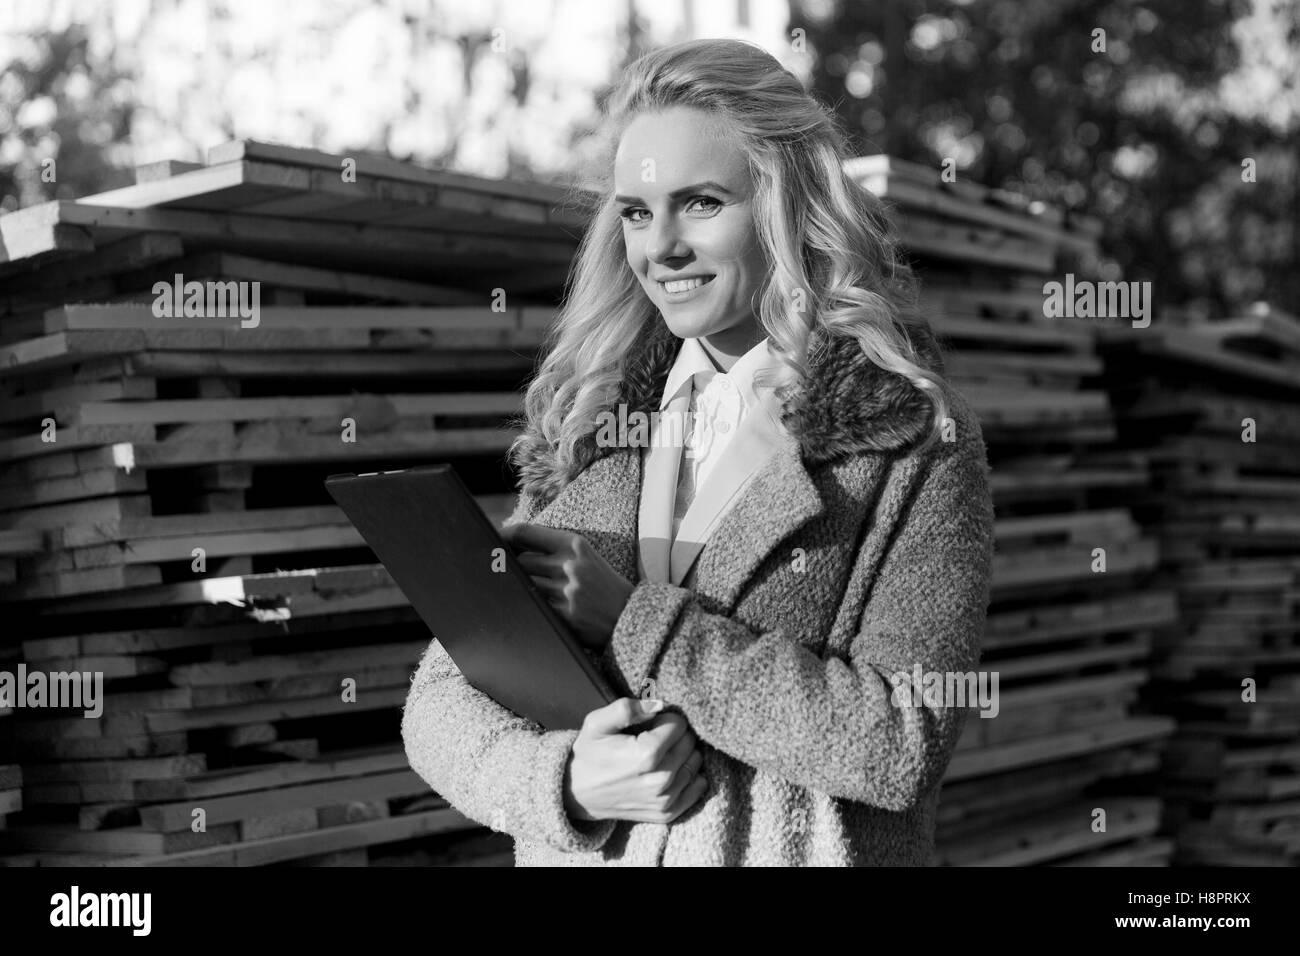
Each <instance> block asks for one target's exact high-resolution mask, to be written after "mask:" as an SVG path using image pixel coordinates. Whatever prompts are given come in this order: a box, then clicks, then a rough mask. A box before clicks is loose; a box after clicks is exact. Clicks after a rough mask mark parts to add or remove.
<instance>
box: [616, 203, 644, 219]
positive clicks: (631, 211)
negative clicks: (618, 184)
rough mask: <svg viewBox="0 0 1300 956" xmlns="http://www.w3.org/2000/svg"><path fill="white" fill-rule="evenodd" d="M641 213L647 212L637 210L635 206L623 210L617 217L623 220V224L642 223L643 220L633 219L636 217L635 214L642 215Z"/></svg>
mask: <svg viewBox="0 0 1300 956" xmlns="http://www.w3.org/2000/svg"><path fill="white" fill-rule="evenodd" d="M642 212H647V210H645V209H641V208H638V207H636V206H631V207H629V208H627V209H624V210H623V211H622V212H620V213H619V216H620V217H621V218H622V219H623V221H624V222H642V221H643V220H641V219H636V218H634V217H635V216H636V215H637V213H642Z"/></svg>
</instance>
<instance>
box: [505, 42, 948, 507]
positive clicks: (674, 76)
mask: <svg viewBox="0 0 1300 956" xmlns="http://www.w3.org/2000/svg"><path fill="white" fill-rule="evenodd" d="M673 107H689V108H693V109H697V110H702V111H704V112H706V113H708V114H709V115H710V116H711V117H713V118H714V119H715V120H716V121H717V122H718V123H719V124H720V127H719V128H720V129H721V130H722V135H723V136H724V137H725V138H726V139H727V141H728V142H730V143H733V144H734V145H735V146H736V147H738V148H739V149H740V151H741V152H742V153H743V155H744V156H745V157H746V159H747V161H748V168H749V171H750V174H751V176H752V178H753V183H754V185H755V193H754V197H753V209H754V215H755V227H756V230H757V234H758V236H759V240H760V243H761V245H762V247H763V249H764V252H765V253H766V256H767V260H768V263H769V264H770V272H769V277H768V279H767V281H766V282H765V283H764V285H763V288H762V290H761V291H760V293H759V295H758V302H757V313H758V319H759V322H760V323H761V325H762V326H763V328H764V329H765V330H766V332H767V335H768V336H769V338H770V339H771V341H772V344H773V347H774V349H775V350H776V352H777V353H778V355H779V357H780V360H781V362H782V363H784V365H785V366H786V367H787V368H788V369H789V370H790V372H788V373H787V374H788V375H795V376H798V377H799V378H800V379H802V378H805V377H806V376H807V375H808V374H809V369H808V364H807V357H808V345H809V336H810V333H811V332H812V330H813V327H814V326H815V325H819V326H821V327H823V328H824V329H825V331H826V332H827V333H829V334H830V335H831V336H838V337H852V338H854V339H856V340H857V342H858V344H859V345H860V346H861V347H862V351H863V353H864V354H865V355H866V356H867V357H868V358H869V359H870V360H871V361H873V362H875V363H876V364H877V365H878V366H880V367H882V368H884V369H887V370H889V371H892V372H896V373H898V374H900V375H902V376H905V377H906V378H907V379H909V380H910V381H911V382H912V383H913V384H914V385H916V386H917V387H918V388H919V389H921V390H922V391H923V393H924V394H925V395H927V396H928V397H929V399H930V401H931V404H932V406H933V412H934V414H933V422H932V428H931V429H930V430H929V433H928V434H927V436H926V437H925V439H924V442H923V443H922V445H921V446H920V447H921V448H926V447H928V446H930V445H931V444H932V443H933V442H935V441H938V440H939V439H940V436H941V429H942V426H943V421H944V419H945V418H946V417H947V416H948V414H949V405H948V399H947V395H946V392H947V385H946V383H945V381H944V379H943V377H942V368H937V369H934V368H931V367H928V366H925V365H923V364H921V363H922V362H923V361H924V360H923V359H922V358H921V356H920V355H919V354H918V353H917V351H916V350H915V349H914V348H913V344H912V342H911V340H910V338H909V335H908V330H909V329H910V328H914V327H918V326H920V327H924V326H925V325H926V323H925V320H924V318H922V317H921V316H920V313H919V311H918V308H917V298H916V283H915V280H914V278H913V276H912V273H911V270H910V269H909V268H908V267H907V265H906V263H905V262H903V261H902V260H901V258H900V256H899V253H898V249H897V240H896V236H895V235H894V233H893V230H892V228H891V225H890V223H889V220H888V219H887V218H886V216H885V214H884V211H883V208H882V205H881V202H880V200H879V199H878V198H877V197H875V196H873V195H872V194H871V193H869V192H868V191H866V190H865V189H863V188H862V187H860V186H859V185H858V184H857V183H855V182H854V181H853V180H852V179H850V178H849V177H848V176H847V175H846V174H845V172H844V161H845V159H846V158H848V152H847V147H846V145H845V140H844V136H843V134H842V132H841V131H840V128H839V126H838V124H837V122H836V119H835V117H834V114H833V113H831V112H830V111H829V110H828V109H826V108H825V107H823V106H822V105H821V104H820V103H818V101H817V100H816V99H814V98H813V97H812V96H810V95H809V94H808V93H807V92H806V91H805V90H804V88H803V86H802V85H801V84H800V83H799V81H798V80H797V79H796V78H795V77H794V75H793V74H791V73H789V72H788V71H787V70H785V69H784V68H783V67H782V66H781V65H780V63H779V62H778V61H777V60H776V59H775V58H774V57H772V56H771V55H770V54H768V53H767V52H765V51H764V50H762V49H761V48H759V47H757V46H754V45H752V44H749V43H747V42H744V41H739V40H692V41H688V42H685V43H679V44H675V45H673V46H669V47H665V48H663V49H659V50H656V51H654V52H651V53H648V54H646V55H645V56H642V57H641V58H640V59H638V60H637V61H636V62H635V63H633V64H632V65H631V66H630V67H628V68H627V70H626V71H625V72H624V74H623V76H622V79H621V80H620V82H619V84H618V86H617V87H616V88H615V89H614V90H613V92H612V93H611V94H610V97H609V99H608V101H607V103H606V104H605V111H604V112H605V115H604V117H603V119H604V122H603V123H602V126H601V129H600V131H599V134H598V135H599V136H600V137H601V143H600V145H601V151H600V153H599V156H598V159H597V165H596V168H595V171H594V174H593V176H592V177H591V179H592V180H594V184H595V189H596V198H595V202H596V203H598V205H596V208H595V211H594V213H593V217H592V219H591V222H590V225H589V227H588V229H587V231H586V233H585V235H584V236H583V239H582V241H581V243H580V245H579V247H578V253H577V257H576V260H575V263H574V266H573V270H572V272H571V274H570V277H569V284H568V287H567V289H566V293H567V294H566V296H565V301H564V304H563V305H562V306H561V308H560V310H559V316H558V321H557V322H556V324H555V326H554V327H553V328H552V330H551V333H550V335H549V336H548V338H547V342H546V343H545V346H544V354H545V358H544V359H543V360H542V362H541V364H540V367H539V368H538V371H537V374H536V375H535V376H534V378H533V380H532V382H531V383H530V384H529V387H528V390H527V393H526V395H525V398H524V415H525V417H526V418H525V421H524V422H520V424H526V426H527V430H526V431H525V432H524V433H523V434H521V435H520V436H519V437H518V438H517V439H516V440H515V442H514V443H513V444H512V445H511V448H510V451H509V455H508V457H509V460H510V461H511V462H512V463H513V464H514V465H515V466H516V467H517V468H518V469H519V471H520V474H521V475H522V484H523V487H524V488H525V490H532V488H530V484H533V483H536V485H537V486H538V487H540V485H541V478H542V475H541V471H540V469H538V468H530V467H529V463H530V460H531V459H532V458H533V456H534V455H535V454H537V453H539V452H542V451H545V450H548V449H550V450H553V452H554V456H555V459H554V462H555V464H556V465H558V466H559V468H560V469H561V470H562V471H563V472H564V474H565V475H566V476H567V480H571V479H572V478H573V477H575V476H576V475H577V474H578V473H579V472H581V471H582V469H583V468H585V467H586V466H587V465H588V464H589V463H590V462H591V460H592V459H593V458H594V457H595V455H596V452H595V450H594V442H593V441H592V437H591V436H593V435H594V433H595V432H596V430H597V428H598V426H599V422H598V419H597V415H598V413H599V412H601V411H602V410H604V409H606V408H608V407H609V406H610V405H611V404H612V403H614V402H616V401H617V400H618V396H619V394H620V383H621V381H622V379H623V377H624V376H625V375H626V374H628V373H629V372H630V371H634V370H633V369H631V368H630V367H629V366H630V365H631V364H632V363H631V358H632V355H631V346H632V345H633V343H634V342H636V341H637V339H638V335H639V334H641V333H642V332H643V330H644V329H645V328H646V326H647V323H653V322H663V319H662V317H661V316H660V315H659V313H658V310H657V309H656V308H655V306H654V304H653V303H652V302H651V301H650V299H649V298H647V296H646V294H645V292H644V290H643V289H642V288H641V285H640V283H639V282H638V281H637V278H636V276H635V275H634V274H633V272H632V269H631V267H630V266H629V265H628V262H627V259H626V250H625V247H624V243H623V225H622V220H621V218H620V216H619V209H618V205H617V204H616V203H615V201H614V198H613V194H614V189H613V168H614V156H615V153H616V152H617V149H618V143H619V140H620V139H621V137H622V134H623V131H624V130H625V129H626V128H627V127H628V125H629V124H630V123H631V122H632V121H633V120H634V119H635V118H636V117H637V116H639V115H641V114H644V113H656V112H660V111H663V110H667V109H671V108H673Z"/></svg>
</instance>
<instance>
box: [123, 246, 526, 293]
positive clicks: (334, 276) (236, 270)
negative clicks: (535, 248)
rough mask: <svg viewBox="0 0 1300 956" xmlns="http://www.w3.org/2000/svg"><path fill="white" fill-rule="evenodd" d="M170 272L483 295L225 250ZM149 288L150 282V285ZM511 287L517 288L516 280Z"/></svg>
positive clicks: (292, 285) (341, 288)
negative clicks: (255, 256) (242, 254)
mask: <svg viewBox="0 0 1300 956" xmlns="http://www.w3.org/2000/svg"><path fill="white" fill-rule="evenodd" d="M169 271H171V272H173V273H176V272H179V273H181V274H182V275H184V276H187V277H188V278H192V279H200V280H206V279H217V278H220V279H235V280H242V281H248V282H261V283H263V284H264V285H266V286H272V287H276V288H281V289H303V290H307V291H311V292H325V293H330V294H333V295H340V296H342V295H346V296H356V297H363V298H369V299H391V300H393V301H395V302H403V303H409V304H424V305H442V306H451V305H466V306H470V305H476V304H478V303H480V302H482V301H483V294H482V293H479V292H473V291H469V290H466V289H460V288H456V287H454V286H449V285H436V284H433V283H429V282H417V281H412V280H410V279H394V278H389V277H387V276H378V275H372V274H370V273H365V272H348V271H345V270H342V269H318V268H315V267H313V266H306V265H302V264H300V263H293V262H276V261H273V260H270V259H258V258H254V257H252V256H241V255H237V254H234V253H227V252H219V251H217V252H209V253H203V254H201V255H196V256H191V257H189V258H185V259H177V260H175V261H174V262H172V263H169ZM149 287H150V288H152V283H150V285H149ZM511 287H512V288H518V286H517V285H516V283H515V281H514V280H511Z"/></svg>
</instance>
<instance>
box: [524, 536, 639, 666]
mask: <svg viewBox="0 0 1300 956" xmlns="http://www.w3.org/2000/svg"><path fill="white" fill-rule="evenodd" d="M501 537H502V538H504V539H505V540H506V543H507V544H509V545H510V546H511V547H512V548H514V550H515V556H516V558H518V560H519V565H520V567H522V568H523V569H524V570H525V571H527V572H528V576H529V577H531V578H532V579H533V583H534V584H536V585H537V588H538V590H540V591H541V592H542V594H543V595H545V596H546V598H547V600H548V601H549V602H550V605H551V607H553V608H554V609H555V610H556V612H557V613H558V614H559V615H560V617H562V618H563V619H564V621H565V623H567V624H568V625H569V627H571V628H572V629H573V631H574V633H575V635H576V636H577V638H578V640H579V642H580V643H581V644H582V645H583V646H585V647H589V648H591V649H592V650H597V651H599V650H601V649H603V648H604V646H605V645H606V644H607V643H609V639H610V637H611V636H612V635H613V633H614V625H615V624H617V623H618V619H619V615H621V614H622V613H623V608H624V607H625V606H626V605H627V602H628V598H630V597H631V596H632V592H633V590H635V587H634V585H633V584H632V583H631V582H630V581H628V580H627V578H625V577H623V576H622V575H621V574H619V573H618V572H617V571H615V570H614V569H613V568H612V567H610V566H609V562H608V561H606V560H605V558H604V557H603V556H602V555H601V553H600V552H599V551H597V550H596V549H595V548H593V547H592V546H591V544H590V543H589V542H588V541H587V539H586V538H584V537H583V536H582V535H580V534H575V533H573V532H572V531H560V530H559V529H557V528H546V527H543V526H541V525H534V524H517V525H512V526H511V527H509V528H504V529H502V531H501Z"/></svg>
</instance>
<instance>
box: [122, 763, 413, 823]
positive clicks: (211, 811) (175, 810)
mask: <svg viewBox="0 0 1300 956" xmlns="http://www.w3.org/2000/svg"><path fill="white" fill-rule="evenodd" d="M428 790H429V785H428V784H427V783H425V782H424V780H423V779H421V778H420V775H419V774H417V773H416V772H415V771H413V770H409V769H407V770H396V771H392V772H389V773H378V774H367V775H365V776H358V777H345V778H341V779H337V780H329V781H325V782H320V783H308V784H301V785H293V786H280V787H276V788H274V789H267V790H258V791H254V792H251V793H245V794H238V795H232V796H226V797H207V798H203V799H202V800H201V801H200V802H198V803H197V804H196V803H195V802H194V801H189V800H186V801H183V802H180V803H164V804H156V805H153V806H148V807H141V809H140V822H141V825H142V826H143V827H144V829H146V830H150V831H154V832H162V833H167V832H174V831H177V830H188V829H189V827H190V822H191V820H192V819H193V812H194V810H195V808H196V806H199V807H202V809H203V811H204V812H205V813H206V814H207V822H208V825H209V826H211V825H214V824H220V823H228V822H235V821H239V820H244V819H247V818H249V817H250V816H254V815H257V816H262V815H266V814H272V813H280V812H283V811H286V810H302V809H316V808H318V807H325V806H330V805H332V804H337V803H345V802H347V801H349V800H375V799H391V798H394V797H406V796H416V795H418V794H422V793H426V792H428Z"/></svg>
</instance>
